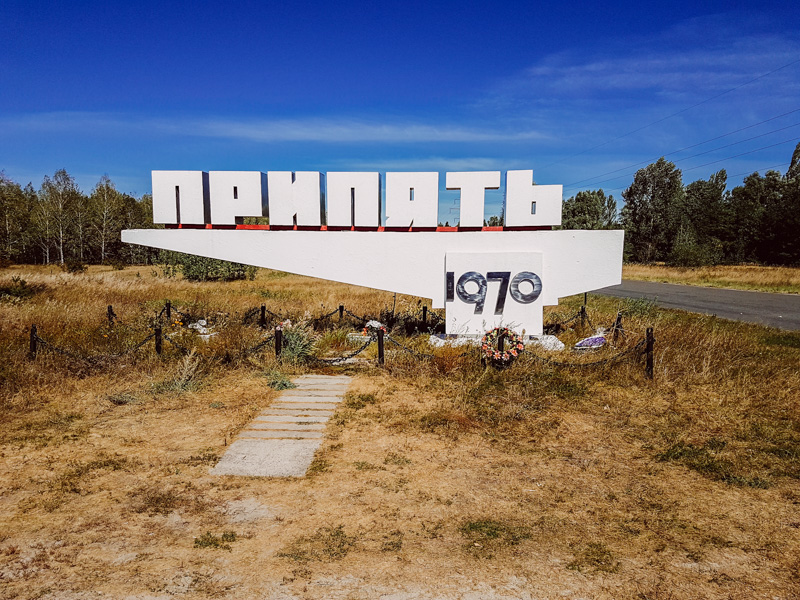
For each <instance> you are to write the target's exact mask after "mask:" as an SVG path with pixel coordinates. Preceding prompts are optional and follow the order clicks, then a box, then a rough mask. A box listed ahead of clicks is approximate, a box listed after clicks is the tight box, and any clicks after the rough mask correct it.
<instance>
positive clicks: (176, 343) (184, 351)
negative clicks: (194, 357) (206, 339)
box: [161, 333, 192, 354]
mask: <svg viewBox="0 0 800 600" xmlns="http://www.w3.org/2000/svg"><path fill="white" fill-rule="evenodd" d="M161 336H162V337H163V338H164V339H165V340H167V341H168V342H169V343H170V344H172V345H173V346H175V347H176V348H177V349H178V350H180V351H181V352H183V353H184V354H190V353H191V352H192V351H191V350H189V349H188V348H187V347H186V346H183V345H181V344H179V343H178V342H176V341H175V340H173V339H172V338H171V337H169V336H168V335H167V334H166V333H162V334H161Z"/></svg>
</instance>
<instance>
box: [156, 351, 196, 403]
mask: <svg viewBox="0 0 800 600" xmlns="http://www.w3.org/2000/svg"><path fill="white" fill-rule="evenodd" d="M200 374H201V369H200V357H199V356H198V355H197V354H195V352H194V350H192V351H191V352H190V353H189V354H187V355H186V356H185V357H184V358H183V360H182V361H181V362H180V363H178V366H177V368H176V369H175V371H174V374H173V376H172V377H170V378H169V379H165V380H164V381H161V382H159V383H155V384H153V391H154V392H156V393H169V392H177V393H182V392H190V391H194V390H196V389H198V388H199V387H200Z"/></svg>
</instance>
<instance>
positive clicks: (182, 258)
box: [158, 250, 256, 281]
mask: <svg viewBox="0 0 800 600" xmlns="http://www.w3.org/2000/svg"><path fill="white" fill-rule="evenodd" d="M158 264H159V266H160V267H161V270H162V272H163V273H164V276H165V277H174V276H175V275H177V274H178V273H179V272H180V273H182V274H183V277H184V278H185V279H188V280H189V281H236V280H241V279H249V280H251V281H252V280H253V279H254V278H255V276H256V267H253V266H249V265H244V264H241V263H233V262H228V261H226V260H217V259H214V258H206V257H204V256H194V255H193V254H183V253H182V252H172V251H169V250H162V251H161V252H159V254H158Z"/></svg>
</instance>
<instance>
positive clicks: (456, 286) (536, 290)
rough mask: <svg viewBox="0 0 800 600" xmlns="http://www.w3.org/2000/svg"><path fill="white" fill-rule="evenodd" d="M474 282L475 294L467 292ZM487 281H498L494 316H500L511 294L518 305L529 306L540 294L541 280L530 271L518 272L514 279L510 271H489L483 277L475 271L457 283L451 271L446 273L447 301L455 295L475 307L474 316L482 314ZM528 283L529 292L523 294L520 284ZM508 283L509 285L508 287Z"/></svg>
mask: <svg viewBox="0 0 800 600" xmlns="http://www.w3.org/2000/svg"><path fill="white" fill-rule="evenodd" d="M470 281H474V282H475V283H476V284H477V285H478V290H477V291H476V292H468V291H467V284H468V283H469V282H470ZM489 281H499V282H500V289H499V290H498V292H497V302H496V303H495V305H494V314H496V315H502V314H503V309H504V308H505V305H506V296H507V295H508V293H509V292H510V293H511V297H512V298H513V299H514V300H516V301H517V302H519V303H520V304H530V303H531V302H535V301H536V299H537V298H538V297H539V295H540V294H541V293H542V280H541V279H540V278H539V276H538V275H537V274H536V273H531V272H530V271H520V272H519V273H517V274H516V275H514V278H513V279H512V278H511V271H489V272H488V273H486V277H484V276H483V275H482V274H481V273H478V272H477V271H467V272H466V273H464V274H463V275H461V277H459V278H458V281H457V282H456V280H455V273H454V272H453V271H448V272H447V300H448V301H452V300H454V299H455V296H456V295H457V296H458V297H459V299H461V300H462V301H463V302H466V303H467V304H474V305H475V314H480V313H482V312H483V307H484V304H485V303H486V290H487V287H488V282H489ZM526 281H527V282H528V283H530V285H531V291H530V292H527V293H525V292H523V291H522V290H520V289H519V286H520V284H522V283H524V282H526ZM509 282H510V285H509Z"/></svg>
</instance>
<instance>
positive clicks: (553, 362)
mask: <svg viewBox="0 0 800 600" xmlns="http://www.w3.org/2000/svg"><path fill="white" fill-rule="evenodd" d="M645 343H646V340H640V341H639V342H638V343H637V344H636V345H635V346H632V347H630V348H628V349H627V350H623V351H622V352H620V353H619V354H615V355H614V356H609V357H608V358H603V359H601V360H595V361H591V362H580V363H568V362H563V361H559V360H553V359H551V358H546V357H544V356H539V355H536V354H534V353H532V352H528V353H527V354H529V355H530V356H531V357H532V358H533V359H534V360H536V361H538V362H541V363H545V364H548V365H554V366H556V367H567V368H574V367H577V368H583V367H597V366H601V365H608V364H611V363H615V362H619V361H620V360H622V359H623V358H624V357H625V356H627V355H628V354H632V353H633V352H635V351H636V350H642V352H644V350H643V348H644V346H645Z"/></svg>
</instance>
